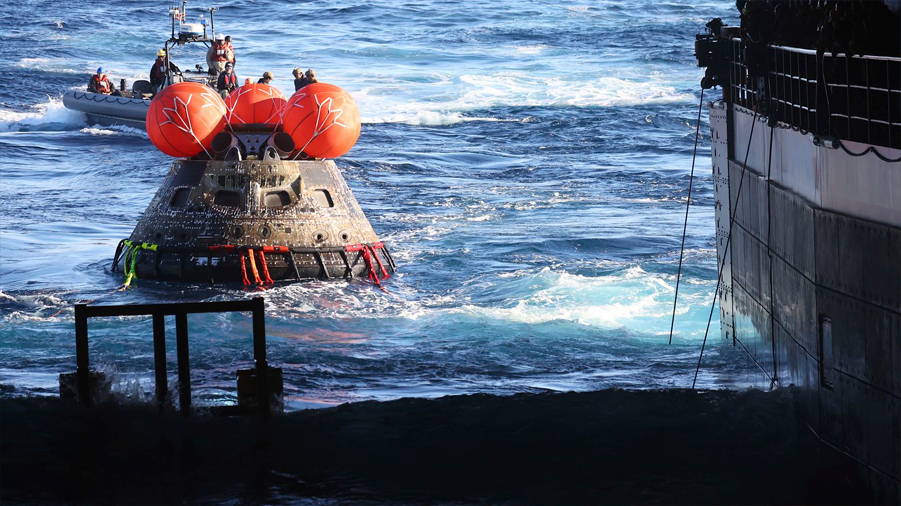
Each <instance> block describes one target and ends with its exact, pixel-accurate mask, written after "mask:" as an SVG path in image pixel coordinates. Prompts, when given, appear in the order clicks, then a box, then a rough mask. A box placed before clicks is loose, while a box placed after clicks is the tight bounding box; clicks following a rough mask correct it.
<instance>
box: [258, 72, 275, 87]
mask: <svg viewBox="0 0 901 506" xmlns="http://www.w3.org/2000/svg"><path fill="white" fill-rule="evenodd" d="M271 83H272V72H263V77H261V78H260V80H259V81H257V84H271Z"/></svg>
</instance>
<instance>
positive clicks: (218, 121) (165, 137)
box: [145, 82, 226, 158]
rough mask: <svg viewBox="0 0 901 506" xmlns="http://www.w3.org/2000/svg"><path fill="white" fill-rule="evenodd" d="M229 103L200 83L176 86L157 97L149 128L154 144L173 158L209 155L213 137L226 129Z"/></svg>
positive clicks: (150, 115) (151, 109) (152, 108)
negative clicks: (226, 106)
mask: <svg viewBox="0 0 901 506" xmlns="http://www.w3.org/2000/svg"><path fill="white" fill-rule="evenodd" d="M225 112H226V109H225V102H224V101H223V100H222V97H220V96H219V94H218V93H216V91H214V90H212V89H210V88H209V87H207V86H204V85H202V84H200V83H191V82H184V83H176V84H173V85H172V86H167V87H165V88H163V89H162V90H161V91H160V92H159V93H157V94H156V96H155V97H153V101H151V102H150V108H149V109H148V110H147V119H146V121H145V126H146V128H147V135H149V136H150V142H152V143H153V145H154V146H156V148H157V149H159V150H160V151H162V152H163V153H166V154H167V155H169V156H175V157H185V158H189V157H192V156H197V155H199V154H200V153H206V154H207V155H209V149H210V145H211V144H212V143H213V137H215V136H216V134H218V133H219V132H222V130H223V129H224V128H225Z"/></svg>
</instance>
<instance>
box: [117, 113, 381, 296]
mask: <svg viewBox="0 0 901 506" xmlns="http://www.w3.org/2000/svg"><path fill="white" fill-rule="evenodd" d="M213 150H214V157H215V159H212V160H210V159H206V160H204V159H181V160H177V161H175V162H174V163H173V164H172V167H171V169H170V171H169V174H168V176H167V177H166V179H165V181H164V182H163V184H162V186H161V187H160V189H159V191H157V193H156V195H155V196H154V197H153V200H152V201H151V203H150V205H149V206H148V207H147V210H146V211H145V212H144V215H143V216H142V218H141V220H140V221H139V222H138V224H137V226H136V227H135V229H134V232H132V234H131V236H130V237H129V238H128V239H127V240H123V241H121V242H120V243H119V247H118V248H117V251H116V255H115V259H114V261H113V270H116V269H119V268H121V269H123V271H124V272H125V274H126V277H127V279H126V284H128V283H130V281H131V280H132V279H133V278H134V277H138V278H146V279H155V280H170V281H194V282H198V281H200V282H202V281H207V282H243V283H244V284H258V285H259V284H267V283H272V282H275V281H279V280H297V279H308V278H321V279H328V278H354V277H360V276H365V277H369V278H370V279H372V280H373V281H375V282H376V284H379V280H380V279H384V278H387V277H388V276H389V275H390V273H391V272H393V271H394V268H395V265H394V261H393V259H392V258H391V254H390V253H389V252H388V249H387V248H386V247H385V245H384V244H383V243H382V242H381V241H379V238H378V236H377V235H376V233H375V231H374V230H373V228H372V225H370V223H369V221H368V220H367V218H366V216H365V215H364V214H363V211H362V209H361V208H360V205H359V204H358V203H357V200H356V198H354V195H353V193H351V191H350V188H348V186H347V183H346V182H345V180H344V177H343V176H342V175H341V173H340V171H339V170H338V167H337V166H336V165H335V163H334V162H333V161H331V160H294V159H293V158H294V157H296V156H297V153H296V152H295V149H294V145H293V142H292V141H291V139H290V137H288V136H287V135H286V134H284V133H281V132H273V130H272V127H271V126H269V127H268V128H266V127H262V126H256V127H255V126H249V127H245V128H243V129H241V130H238V131H237V132H236V133H234V134H232V133H222V134H220V136H219V137H217V139H216V142H214V145H213Z"/></svg>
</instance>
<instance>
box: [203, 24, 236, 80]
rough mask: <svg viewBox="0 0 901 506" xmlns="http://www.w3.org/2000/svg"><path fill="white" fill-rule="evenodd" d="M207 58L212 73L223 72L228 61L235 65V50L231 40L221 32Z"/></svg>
mask: <svg viewBox="0 0 901 506" xmlns="http://www.w3.org/2000/svg"><path fill="white" fill-rule="evenodd" d="M206 60H207V64H208V65H209V67H210V74H219V73H221V72H223V71H224V70H225V64H226V63H231V64H232V66H233V67H234V65H235V52H234V51H233V50H232V46H231V42H229V41H228V39H227V38H226V37H225V36H224V35H222V34H221V33H220V34H217V35H216V40H214V41H213V43H212V45H211V46H210V50H209V51H207V55H206Z"/></svg>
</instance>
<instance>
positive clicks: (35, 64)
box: [16, 36, 91, 74]
mask: <svg viewBox="0 0 901 506" xmlns="http://www.w3.org/2000/svg"><path fill="white" fill-rule="evenodd" d="M55 38H61V37H60V36H56V37H55ZM66 38H68V37H66ZM71 62H72V60H71V59H69V58H22V59H21V60H19V62H18V63H16V67H19V68H23V69H30V70H38V71H44V72H57V73H60V74H88V73H90V70H91V69H90V68H88V67H83V68H72V63H71Z"/></svg>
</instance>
